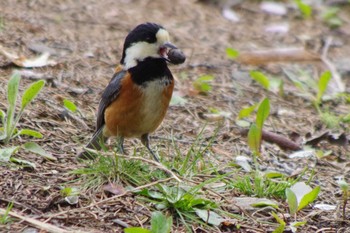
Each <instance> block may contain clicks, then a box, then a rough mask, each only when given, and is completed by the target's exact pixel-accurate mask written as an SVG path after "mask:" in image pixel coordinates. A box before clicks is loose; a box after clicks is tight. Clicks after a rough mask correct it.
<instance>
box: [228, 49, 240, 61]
mask: <svg viewBox="0 0 350 233" xmlns="http://www.w3.org/2000/svg"><path fill="white" fill-rule="evenodd" d="M226 56H227V57H228V58H230V59H236V58H237V57H238V56H239V52H238V51H237V50H235V49H233V48H227V49H226Z"/></svg>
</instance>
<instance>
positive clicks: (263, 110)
mask: <svg viewBox="0 0 350 233" xmlns="http://www.w3.org/2000/svg"><path fill="white" fill-rule="evenodd" d="M269 114H270V101H269V99H268V98H265V99H264V100H263V101H262V102H261V103H260V105H259V108H258V111H257V113H256V125H257V127H258V128H259V129H260V130H262V128H263V126H264V122H265V120H266V119H267V117H268V116H269Z"/></svg>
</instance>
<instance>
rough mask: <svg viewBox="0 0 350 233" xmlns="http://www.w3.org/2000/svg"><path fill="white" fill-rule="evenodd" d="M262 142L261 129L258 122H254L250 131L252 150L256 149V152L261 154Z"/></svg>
mask: <svg viewBox="0 0 350 233" xmlns="http://www.w3.org/2000/svg"><path fill="white" fill-rule="evenodd" d="M260 143H261V130H260V129H259V128H258V127H257V126H256V124H252V125H251V126H250V129H249V131H248V145H249V148H250V149H251V150H252V151H254V152H255V153H256V154H259V151H260Z"/></svg>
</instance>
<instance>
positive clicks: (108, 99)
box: [96, 70, 126, 131]
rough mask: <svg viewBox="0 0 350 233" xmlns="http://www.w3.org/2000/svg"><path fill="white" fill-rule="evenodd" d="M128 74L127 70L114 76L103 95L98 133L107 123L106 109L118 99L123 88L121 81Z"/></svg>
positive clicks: (97, 126) (99, 112)
mask: <svg viewBox="0 0 350 233" xmlns="http://www.w3.org/2000/svg"><path fill="white" fill-rule="evenodd" d="M125 74H126V71H125V70H121V71H119V72H117V73H115V74H114V76H113V78H112V80H111V81H110V82H109V84H108V86H107V87H106V89H105V90H104V91H103V93H102V97H101V101H100V105H99V106H98V111H97V122H96V131H98V130H99V129H100V128H101V127H102V126H103V125H104V123H105V117H104V113H105V110H106V108H107V107H108V106H109V105H110V104H111V103H112V102H113V101H114V100H115V99H116V98H117V97H118V95H119V91H120V88H121V80H122V79H123V78H124V76H125Z"/></svg>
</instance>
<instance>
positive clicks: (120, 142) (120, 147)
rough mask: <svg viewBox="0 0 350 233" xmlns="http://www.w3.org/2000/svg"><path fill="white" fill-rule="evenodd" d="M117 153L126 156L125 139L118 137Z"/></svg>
mask: <svg viewBox="0 0 350 233" xmlns="http://www.w3.org/2000/svg"><path fill="white" fill-rule="evenodd" d="M117 152H118V153H121V154H125V150H124V138H123V137H117Z"/></svg>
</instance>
